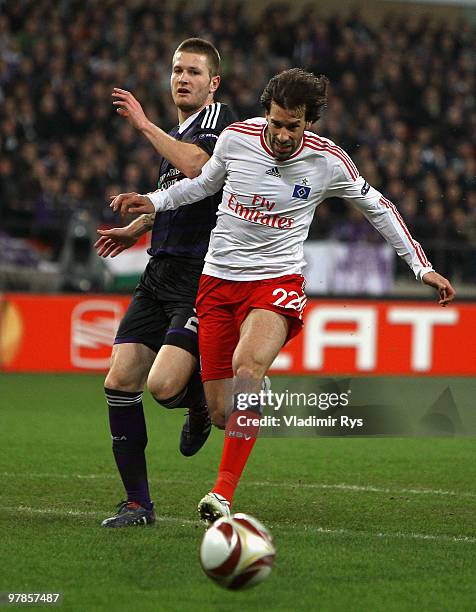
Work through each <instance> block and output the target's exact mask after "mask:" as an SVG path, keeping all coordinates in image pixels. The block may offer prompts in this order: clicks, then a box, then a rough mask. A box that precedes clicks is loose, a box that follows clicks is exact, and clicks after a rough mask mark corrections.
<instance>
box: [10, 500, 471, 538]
mask: <svg viewBox="0 0 476 612" xmlns="http://www.w3.org/2000/svg"><path fill="white" fill-rule="evenodd" d="M4 510H6V511H7V512H14V513H15V512H16V513H18V512H23V513H25V514H44V515H45V514H46V515H48V514H49V515H51V516H59V517H68V516H82V517H90V518H98V519H100V518H104V513H103V512H93V511H84V510H61V509H59V508H31V507H30V506H17V507H11V506H10V507H7V508H5V509H4ZM157 521H158V522H162V523H179V524H181V525H199V524H200V522H199V520H198V519H197V520H191V519H186V518H180V517H178V516H158V517H157ZM270 527H271V528H275V527H276V528H280V529H282V530H284V531H297V532H302V533H309V532H311V533H319V534H323V535H333V536H334V535H337V536H339V535H340V536H346V537H347V536H353V537H356V536H357V537H365V538H381V539H385V538H395V539H399V540H427V541H432V542H457V543H465V544H476V538H473V537H470V536H449V535H434V534H426V533H402V532H395V533H391V532H389V533H384V532H372V531H352V530H350V529H328V528H326V527H314V526H312V525H303V526H302V527H298V526H291V525H289V524H288V523H273V524H271V525H270Z"/></svg>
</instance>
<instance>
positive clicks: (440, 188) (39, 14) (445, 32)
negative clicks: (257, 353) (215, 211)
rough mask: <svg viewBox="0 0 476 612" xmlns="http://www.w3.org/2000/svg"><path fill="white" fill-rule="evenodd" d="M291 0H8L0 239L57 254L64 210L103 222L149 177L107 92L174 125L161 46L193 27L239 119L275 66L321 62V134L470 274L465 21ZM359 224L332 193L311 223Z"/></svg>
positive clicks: (318, 234)
mask: <svg viewBox="0 0 476 612" xmlns="http://www.w3.org/2000/svg"><path fill="white" fill-rule="evenodd" d="M289 9H290V5H289V4H285V3H280V4H278V5H276V4H272V5H269V6H268V7H267V8H265V9H264V10H263V11H262V12H261V14H260V15H259V16H258V17H257V18H256V19H255V20H250V19H248V18H246V15H245V7H244V4H243V3H242V2H240V1H237V0H233V1H232V2H230V1H228V2H225V1H216V2H213V3H209V4H208V5H207V8H205V9H203V8H200V5H198V8H197V6H196V5H195V3H193V2H180V3H173V4H171V3H168V2H161V3H156V2H152V1H145V2H137V1H134V0H125V1H123V2H121V3H114V2H113V3H105V2H101V1H99V0H90V1H89V2H87V3H84V2H77V1H63V2H60V3H51V2H50V1H49V0H24V1H23V2H12V3H3V4H2V13H1V14H0V228H1V230H2V236H3V237H2V239H1V241H2V242H3V244H10V243H7V242H6V241H7V240H9V239H11V238H21V239H27V240H29V242H28V244H29V245H30V248H32V247H31V245H32V244H34V245H39V246H40V247H41V250H42V251H43V252H44V253H45V252H46V255H47V256H48V258H49V259H50V260H52V261H58V260H59V258H60V255H61V252H62V248H63V243H64V239H65V236H66V234H67V231H66V230H67V227H68V223H69V220H70V218H71V216H72V214H73V212H75V211H77V210H85V211H87V212H88V214H89V215H92V217H93V218H95V219H96V220H97V222H98V223H102V224H112V223H113V219H112V217H111V216H110V213H109V208H108V207H107V206H106V205H105V203H106V202H108V201H109V196H110V194H113V193H118V192H119V191H139V192H144V191H149V190H150V189H151V188H152V187H153V186H154V185H155V183H156V180H157V157H156V155H155V153H154V151H153V149H152V148H151V147H150V145H149V144H148V143H147V142H146V141H145V139H143V138H142V137H141V136H140V135H138V134H137V133H135V132H134V130H133V129H132V128H131V127H130V126H129V125H128V124H127V123H126V122H125V121H123V120H122V119H121V118H119V117H117V116H116V115H115V112H114V109H113V107H112V104H111V95H110V94H111V91H112V88H113V87H114V86H120V87H123V88H126V89H130V90H131V91H133V92H134V94H135V95H136V96H137V97H138V99H139V100H141V101H142V102H143V104H144V107H145V110H146V113H147V114H148V115H149V117H150V118H151V119H152V120H153V121H155V122H158V123H159V124H160V125H161V126H162V127H164V128H166V129H169V128H170V127H171V126H172V125H173V124H174V123H175V122H176V118H175V114H174V113H175V111H174V108H173V106H172V105H171V104H170V100H169V83H168V81H169V72H170V67H169V65H168V62H169V58H170V52H171V50H172V49H173V48H174V47H175V46H176V45H177V43H178V42H180V40H182V39H183V38H184V37H187V36H192V35H193V36H202V37H205V38H208V39H210V40H212V41H213V42H214V43H215V44H216V45H217V46H218V48H219V49H220V51H221V53H222V57H223V81H222V86H221V90H220V99H221V100H223V101H225V102H228V103H229V104H231V105H232V106H233V107H234V108H235V110H236V112H237V114H238V115H239V116H240V118H246V117H249V116H252V115H256V114H261V109H260V107H259V105H258V103H257V100H258V97H259V93H260V92H261V90H262V88H263V86H264V84H265V83H266V82H267V80H268V79H269V77H270V76H271V75H272V74H274V73H276V72H277V71H279V70H281V69H284V68H287V67H290V66H294V65H299V66H302V67H304V68H307V69H311V70H313V71H315V72H316V73H324V74H326V75H328V76H329V78H330V79H331V83H332V90H331V98H330V102H329V108H328V110H327V111H326V113H325V116H324V117H323V119H322V120H321V122H320V123H319V124H318V131H319V133H320V134H321V135H323V136H326V137H329V138H331V139H332V140H335V141H336V142H337V143H339V145H341V146H342V147H343V148H345V149H346V150H347V151H348V152H349V153H350V154H351V155H352V157H353V159H354V161H355V162H356V164H357V165H358V167H359V168H360V170H361V173H362V174H363V175H364V176H365V178H366V179H367V180H368V181H369V182H370V183H371V184H373V185H374V186H375V187H377V188H378V189H380V190H381V191H383V192H384V193H385V194H386V195H387V197H388V198H389V199H391V200H392V201H393V202H394V203H395V204H396V205H397V206H398V207H399V209H400V210H401V212H402V214H403V216H404V218H405V219H406V221H407V223H408V225H409V227H410V229H411V230H412V232H414V235H415V236H416V237H417V238H418V239H419V240H421V242H423V244H424V245H425V247H426V248H427V251H428V255H429V258H430V259H431V260H432V261H433V263H434V265H435V266H436V267H437V269H438V270H439V271H440V272H441V273H442V274H444V275H448V276H449V277H451V278H453V279H459V280H460V281H463V282H466V283H474V282H475V281H476V156H475V148H474V141H473V140H472V135H474V133H475V128H476V108H475V98H474V95H473V94H474V91H475V64H476V53H475V40H476V37H475V36H474V34H475V32H474V28H472V27H471V26H470V24H469V23H467V22H464V21H463V22H458V21H450V20H448V21H446V22H443V21H438V20H436V19H433V18H431V17H420V16H413V15H412V14H411V13H406V14H404V15H396V14H395V15H394V14H388V15H387V16H386V17H385V18H384V21H383V22H382V23H381V24H380V25H379V26H376V25H375V24H371V23H369V22H367V21H365V20H364V19H363V18H362V17H360V16H359V14H358V13H357V12H350V13H349V15H348V16H346V17H345V16H337V15H336V16H333V17H322V16H321V15H320V14H319V9H318V8H312V7H309V6H307V7H306V8H305V9H303V10H302V11H301V12H299V11H298V12H297V13H296V11H294V12H293V13H292V14H291V12H289ZM230 14H232V15H233V16H234V17H233V19H229V18H228V16H229V15H230ZM359 223H360V221H359V220H358V219H356V218H355V216H354V215H353V214H352V213H351V212H350V211H349V209H348V208H347V206H346V205H344V204H343V203H342V202H338V201H336V202H330V203H328V204H326V205H324V206H322V207H321V209H320V211H319V214H318V217H317V219H316V221H315V223H314V224H313V226H312V228H311V234H310V237H311V238H312V239H323V238H336V239H338V238H339V236H341V235H342V234H343V233H345V236H346V239H349V237H354V239H355V240H356V241H358V240H362V239H371V240H375V239H376V238H375V234H374V233H372V232H371V235H370V234H368V233H367V231H366V229H362V228H361V227H360V225H359ZM7 236H8V237H9V238H7ZM377 239H378V237H377ZM23 244H24V243H23ZM6 250H8V247H7V248H6V249H3V250H2V259H3V257H4V255H3V254H4V253H5V252H6ZM31 257H33V258H34V257H35V256H34V255H31ZM405 274H408V272H407V271H405Z"/></svg>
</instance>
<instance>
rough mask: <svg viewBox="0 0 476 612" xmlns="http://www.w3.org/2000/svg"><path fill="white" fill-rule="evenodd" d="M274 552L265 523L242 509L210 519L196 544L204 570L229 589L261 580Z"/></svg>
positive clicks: (269, 571)
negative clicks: (209, 523)
mask: <svg viewBox="0 0 476 612" xmlns="http://www.w3.org/2000/svg"><path fill="white" fill-rule="evenodd" d="M275 555H276V550H275V548H274V545H273V539H272V537H271V535H270V533H269V531H268V530H267V529H266V527H264V526H263V525H262V524H261V523H260V522H259V521H258V520H256V519H255V518H253V517H252V516H248V515H247V514H242V513H238V514H233V515H232V516H231V517H229V518H221V519H218V521H216V522H215V523H213V525H212V526H211V527H210V528H209V529H208V530H207V531H206V533H205V535H204V536H203V540H202V545H201V547H200V563H201V566H202V569H203V571H204V572H205V574H206V575H207V576H208V577H209V578H211V579H212V580H213V581H214V582H216V583H217V584H219V585H220V586H222V587H224V588H226V589H231V590H238V589H247V588H248V587H251V586H254V585H256V584H259V583H260V582H262V581H263V580H265V579H266V578H267V577H268V576H269V574H270V573H271V569H272V567H273V562H274V557H275Z"/></svg>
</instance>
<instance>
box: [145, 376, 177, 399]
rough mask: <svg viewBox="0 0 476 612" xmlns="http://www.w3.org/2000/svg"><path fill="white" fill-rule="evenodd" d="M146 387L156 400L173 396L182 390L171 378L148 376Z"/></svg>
mask: <svg viewBox="0 0 476 612" xmlns="http://www.w3.org/2000/svg"><path fill="white" fill-rule="evenodd" d="M147 389H148V390H149V391H150V393H151V395H152V396H153V397H154V399H155V400H156V401H158V402H160V401H161V400H167V399H169V398H170V397H175V396H176V395H177V394H178V393H180V392H181V391H182V389H180V388H179V387H178V386H177V383H176V382H175V381H174V380H173V379H172V378H157V377H154V376H149V378H148V379H147Z"/></svg>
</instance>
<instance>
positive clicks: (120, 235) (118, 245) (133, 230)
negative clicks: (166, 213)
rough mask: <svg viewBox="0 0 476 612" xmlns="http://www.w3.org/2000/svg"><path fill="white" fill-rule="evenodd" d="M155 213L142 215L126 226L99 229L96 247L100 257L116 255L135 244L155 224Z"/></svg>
mask: <svg viewBox="0 0 476 612" xmlns="http://www.w3.org/2000/svg"><path fill="white" fill-rule="evenodd" d="M154 219H155V213H151V214H148V215H141V216H140V217H138V218H137V219H134V221H131V223H129V225H126V226H125V227H114V228H112V229H108V230H98V231H97V232H98V234H99V235H100V238H98V240H97V241H96V242H95V244H94V248H95V249H96V250H97V252H98V255H99V256H100V257H116V256H117V255H119V253H122V251H125V250H126V249H129V248H130V247H131V246H133V245H134V244H135V243H136V242H137V240H138V239H139V237H140V236H142V235H143V234H146V233H147V232H148V231H149V230H151V229H152V227H153V226H154Z"/></svg>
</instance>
